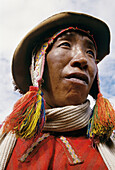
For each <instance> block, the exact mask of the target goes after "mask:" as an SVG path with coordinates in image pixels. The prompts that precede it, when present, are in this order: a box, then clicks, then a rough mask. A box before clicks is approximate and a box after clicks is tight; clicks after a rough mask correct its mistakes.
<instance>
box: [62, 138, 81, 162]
mask: <svg viewBox="0 0 115 170" xmlns="http://www.w3.org/2000/svg"><path fill="white" fill-rule="evenodd" d="M60 139H61V141H62V142H63V143H64V144H65V146H66V148H67V150H68V151H69V153H70V155H71V157H72V159H73V163H74V164H76V163H81V160H80V159H79V158H78V156H77V155H76V153H75V151H74V149H73V148H72V146H71V145H70V143H69V142H68V140H67V139H66V138H65V137H64V136H61V137H60Z"/></svg>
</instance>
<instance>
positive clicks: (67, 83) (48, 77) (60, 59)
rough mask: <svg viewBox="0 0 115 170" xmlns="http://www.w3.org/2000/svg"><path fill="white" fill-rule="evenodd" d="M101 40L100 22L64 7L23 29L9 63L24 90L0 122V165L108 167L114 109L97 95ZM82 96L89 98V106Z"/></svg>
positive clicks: (106, 39)
mask: <svg viewBox="0 0 115 170" xmlns="http://www.w3.org/2000/svg"><path fill="white" fill-rule="evenodd" d="M109 43H110V33H109V28H108V26H107V25H106V24H105V23H104V22H102V21H100V20H98V19H96V18H94V17H91V16H88V15H85V14H79V13H72V12H64V13H60V14H56V15H54V16H52V17H50V18H48V19H47V20H45V21H44V22H42V23H41V24H39V25H38V26H37V27H35V28H34V29H33V30H32V31H31V32H30V33H29V34H27V36H26V37H25V38H24V39H23V40H22V41H21V43H20V44H19V46H18V47H17V49H16V51H15V53H14V57H13V64H12V72H13V78H14V81H15V84H16V87H17V88H18V89H19V90H20V92H22V93H25V95H24V96H23V97H22V98H21V99H20V100H19V101H18V102H17V103H16V104H15V105H14V109H13V112H12V113H11V115H10V116H9V117H8V118H7V119H6V121H5V123H4V125H3V130H2V133H1V148H2V152H1V162H2V163H1V169H4V168H5V167H6V169H41V170H44V169H72V170H73V169H97V168H98V169H107V168H109V169H114V168H115V163H114V158H115V157H114V155H115V146H114V135H113V136H112V137H111V139H110V136H111V134H112V131H113V129H114V128H115V111H114V110H113V108H112V106H111V104H110V103H109V101H108V100H107V99H104V98H103V97H102V94H101V93H100V89H99V85H98V71H97V65H96V62H97V63H98V62H99V61H101V60H102V59H103V58H104V57H105V55H107V54H108V53H109ZM29 86H30V87H29ZM28 90H29V91H28ZM88 94H90V95H92V97H93V98H94V99H96V104H95V107H94V109H93V111H91V109H90V103H89V100H87V96H88ZM12 132H13V133H12ZM86 134H87V135H86ZM90 139H92V140H90ZM92 144H95V145H96V148H95V149H94V148H93V146H92ZM107 144H109V146H111V147H110V148H109V149H108V145H107ZM97 146H98V149H99V151H100V152H99V151H98V149H97ZM111 152H112V154H111ZM100 153H101V155H100ZM108 156H109V157H110V156H111V158H109V157H108Z"/></svg>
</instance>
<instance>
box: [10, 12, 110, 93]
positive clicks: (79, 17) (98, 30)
mask: <svg viewBox="0 0 115 170" xmlns="http://www.w3.org/2000/svg"><path fill="white" fill-rule="evenodd" d="M70 26H71V27H78V28H79V29H82V30H85V31H90V34H91V35H93V37H94V40H95V42H96V45H97V60H98V62H100V61H101V60H102V59H103V58H104V57H105V56H106V55H107V54H109V48H110V31H109V28H108V26H107V25H106V24H105V23H104V22H103V21H101V20H99V19H97V18H94V17H92V16H89V15H86V14H81V13H75V12H62V13H59V14H56V15H53V16H51V17H50V18H48V19H46V20H45V21H43V22H41V23H40V24H39V25H37V26H36V27H35V28H34V29H32V30H31V31H30V32H29V33H28V34H27V35H26V36H25V37H24V39H23V40H22V41H21V42H20V44H19V45H18V47H17V48H16V50H15V52H14V55H13V61H12V74H13V78H14V81H15V84H16V86H17V88H18V89H20V91H22V92H23V93H26V92H27V91H28V90H29V86H30V85H32V82H31V76H30V70H29V67H30V64H31V58H32V51H33V49H34V47H35V45H36V44H39V46H40V47H41V45H42V44H43V43H44V41H45V40H47V39H48V38H49V37H51V36H52V35H53V34H54V33H56V32H58V31H59V30H61V29H64V28H67V27H70ZM95 87H96V85H95Z"/></svg>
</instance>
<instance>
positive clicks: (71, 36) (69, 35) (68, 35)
mask: <svg viewBox="0 0 115 170" xmlns="http://www.w3.org/2000/svg"><path fill="white" fill-rule="evenodd" d="M76 35H78V39H79V37H82V38H84V39H85V42H86V43H87V44H88V45H89V46H92V48H93V47H94V48H95V49H96V43H95V42H94V39H93V38H92V36H90V35H89V34H87V33H85V32H83V31H78V30H77V31H74V30H68V31H65V32H63V33H62V34H60V35H59V36H58V37H57V38H55V40H54V43H55V42H56V41H61V40H69V41H72V40H75V39H76Z"/></svg>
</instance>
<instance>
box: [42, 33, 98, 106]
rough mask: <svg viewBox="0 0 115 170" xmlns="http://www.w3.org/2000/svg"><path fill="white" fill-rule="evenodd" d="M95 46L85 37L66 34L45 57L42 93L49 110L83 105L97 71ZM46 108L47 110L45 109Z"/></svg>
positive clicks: (76, 34)
mask: <svg viewBox="0 0 115 170" xmlns="http://www.w3.org/2000/svg"><path fill="white" fill-rule="evenodd" d="M95 58H96V50H95V47H94V43H93V42H92V40H91V39H89V38H88V37H87V36H86V35H84V34H81V33H80V34H79V33H77V32H74V31H72V32H66V33H65V34H63V35H62V36H60V37H58V38H57V40H56V41H55V43H54V44H53V47H52V48H51V50H50V51H49V53H48V54H47V56H46V65H45V71H44V84H43V87H42V91H43V93H44V98H45V100H46V103H48V104H49V105H51V106H52V107H59V106H67V105H78V104H82V103H84V102H85V100H86V98H87V96H88V93H89V91H90V88H91V86H92V83H93V81H94V78H95V75H96V72H97V67H96V64H95ZM47 108H48V106H47Z"/></svg>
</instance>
